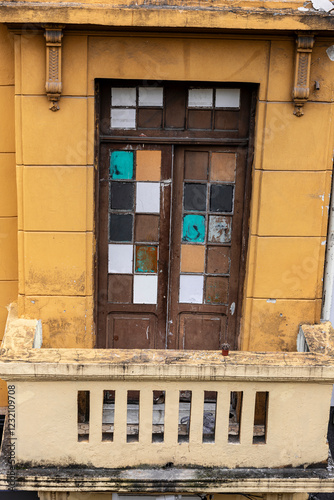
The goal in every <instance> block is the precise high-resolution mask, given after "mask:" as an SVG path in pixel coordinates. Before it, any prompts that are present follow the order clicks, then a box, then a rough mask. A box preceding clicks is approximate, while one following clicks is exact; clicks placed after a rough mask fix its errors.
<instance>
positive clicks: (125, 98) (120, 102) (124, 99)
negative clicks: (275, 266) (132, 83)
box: [111, 87, 136, 107]
mask: <svg viewBox="0 0 334 500" xmlns="http://www.w3.org/2000/svg"><path fill="white" fill-rule="evenodd" d="M111 105H112V106H131V107H134V106H136V88H135V87H134V88H121V87H114V88H112V89H111Z"/></svg>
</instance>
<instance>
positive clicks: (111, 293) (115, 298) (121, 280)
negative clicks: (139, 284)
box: [108, 274, 132, 304]
mask: <svg viewBox="0 0 334 500" xmlns="http://www.w3.org/2000/svg"><path fill="white" fill-rule="evenodd" d="M108 300H109V302H116V303H118V304H131V302H132V276H129V275H127V274H109V276H108Z"/></svg>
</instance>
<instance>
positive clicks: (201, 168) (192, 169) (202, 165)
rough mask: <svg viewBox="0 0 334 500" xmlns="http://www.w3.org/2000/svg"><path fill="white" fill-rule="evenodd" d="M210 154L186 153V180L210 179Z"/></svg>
mask: <svg viewBox="0 0 334 500" xmlns="http://www.w3.org/2000/svg"><path fill="white" fill-rule="evenodd" d="M208 159H209V155H208V153H206V152H204V151H198V152H197V151H186V152H185V166H184V178H185V180H188V179H189V180H199V181H201V180H205V181H206V180H207V178H208Z"/></svg>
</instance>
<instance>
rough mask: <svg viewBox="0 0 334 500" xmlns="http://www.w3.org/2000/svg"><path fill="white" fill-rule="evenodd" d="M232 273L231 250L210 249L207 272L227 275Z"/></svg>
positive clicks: (222, 248) (221, 248) (225, 248)
mask: <svg viewBox="0 0 334 500" xmlns="http://www.w3.org/2000/svg"><path fill="white" fill-rule="evenodd" d="M229 271H230V249H229V248H228V247H208V257H207V266H206V272H207V273H209V274H227V273H229Z"/></svg>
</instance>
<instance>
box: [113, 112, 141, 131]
mask: <svg viewBox="0 0 334 500" xmlns="http://www.w3.org/2000/svg"><path fill="white" fill-rule="evenodd" d="M110 127H111V128H123V129H126V130H130V129H135V128H136V110H135V109H127V108H113V109H112V110H111V124H110Z"/></svg>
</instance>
